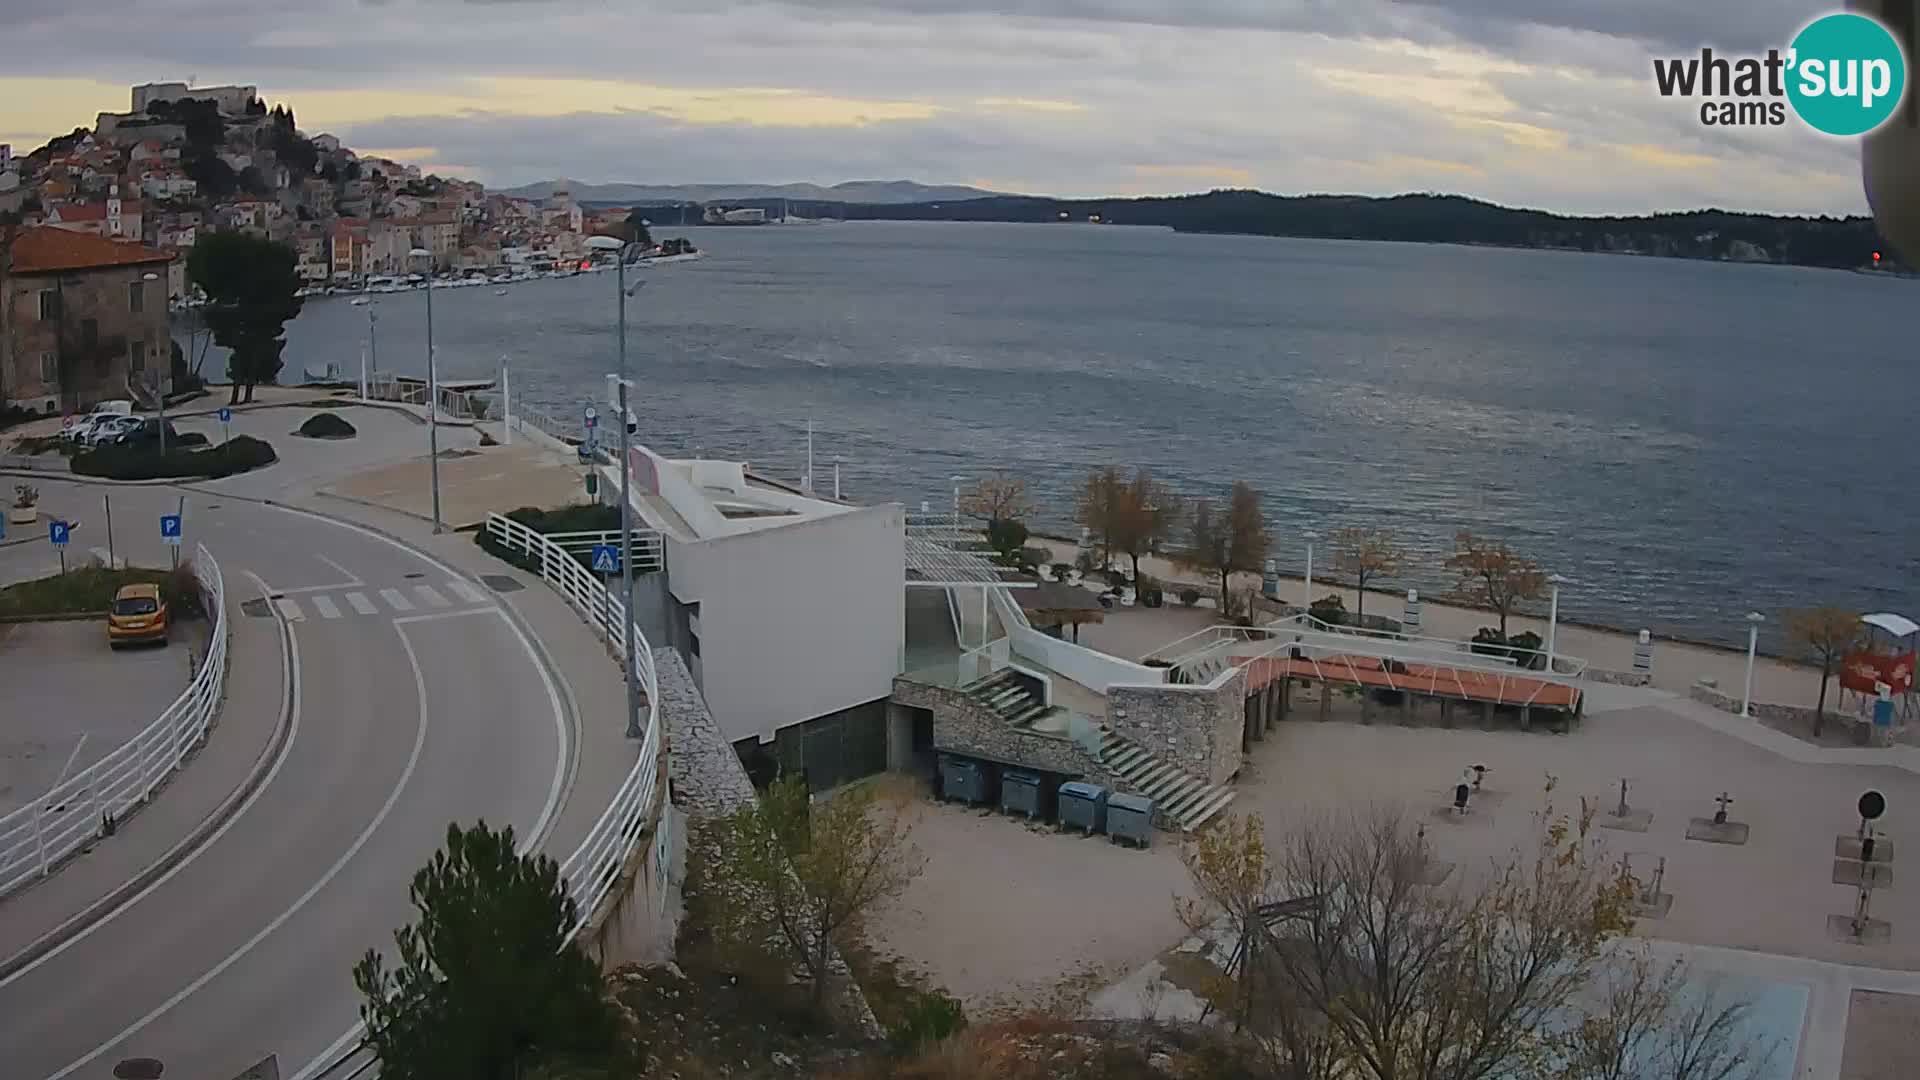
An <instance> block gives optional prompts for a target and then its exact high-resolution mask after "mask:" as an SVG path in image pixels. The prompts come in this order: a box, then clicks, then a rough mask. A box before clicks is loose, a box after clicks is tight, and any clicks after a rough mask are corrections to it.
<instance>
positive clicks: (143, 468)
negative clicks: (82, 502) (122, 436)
mask: <svg viewBox="0 0 1920 1080" xmlns="http://www.w3.org/2000/svg"><path fill="white" fill-rule="evenodd" d="M278 460H280V455H278V454H276V453H274V451H273V446H272V444H270V443H268V442H266V441H265V440H262V439H256V438H254V437H252V436H251V435H236V436H234V437H233V438H232V439H230V440H228V441H227V442H224V443H221V444H220V445H218V446H213V447H209V448H207V449H205V450H188V449H180V450H175V449H172V448H169V449H168V450H167V452H166V453H164V454H162V453H159V452H158V451H156V450H153V449H149V448H146V447H131V446H103V447H100V448H99V449H96V450H88V451H86V452H84V453H81V454H76V455H74V459H73V471H74V472H75V473H78V474H79V475H81V476H99V477H104V478H106V479H109V480H187V479H194V480H199V479H207V480H217V479H219V478H220V477H223V476H232V475H233V474H234V473H239V472H246V471H248V470H250V469H257V468H260V467H261V466H263V465H271V464H273V463H274V462H276V461H278Z"/></svg>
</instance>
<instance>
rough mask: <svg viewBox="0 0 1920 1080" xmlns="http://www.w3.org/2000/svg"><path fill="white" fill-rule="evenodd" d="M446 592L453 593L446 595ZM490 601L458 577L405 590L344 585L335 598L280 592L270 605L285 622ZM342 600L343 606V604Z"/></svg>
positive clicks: (486, 602)
mask: <svg viewBox="0 0 1920 1080" xmlns="http://www.w3.org/2000/svg"><path fill="white" fill-rule="evenodd" d="M442 590H445V591H442ZM448 593H451V594H452V596H451V597H449V596H448ZM492 602H493V600H492V598H491V597H489V596H488V595H487V594H486V593H485V592H482V591H481V590H480V589H478V588H475V587H474V586H473V585H472V584H470V583H468V582H465V581H459V580H453V581H448V582H445V583H443V584H441V585H439V586H437V587H436V586H434V585H427V584H419V585H412V586H409V587H408V588H407V589H406V590H405V591H402V590H401V589H398V588H387V589H376V588H365V589H352V590H349V589H347V588H345V587H343V588H342V590H341V592H340V593H339V596H338V598H336V597H334V596H332V595H329V594H328V593H320V592H315V593H308V594H306V595H303V596H290V595H285V594H283V595H280V596H276V597H274V598H273V606H274V607H275V608H277V609H278V610H279V612H280V614H281V616H282V617H283V618H285V619H286V620H287V621H288V622H306V621H307V620H308V619H310V618H319V619H321V620H330V619H342V618H353V617H355V616H368V615H375V616H378V615H386V614H389V613H392V614H402V615H404V614H407V613H410V612H415V611H445V610H448V609H450V608H454V607H469V606H473V605H478V604H491V603H492ZM343 603H344V605H345V608H343V607H342V604H343ZM309 609H311V610H309Z"/></svg>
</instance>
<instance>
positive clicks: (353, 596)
mask: <svg viewBox="0 0 1920 1080" xmlns="http://www.w3.org/2000/svg"><path fill="white" fill-rule="evenodd" d="M347 604H348V606H350V607H352V608H353V610H354V611H356V612H359V613H360V614H362V615H378V614H380V609H379V608H377V607H374V606H373V601H371V600H369V599H367V594H366V593H357V592H350V593H348V594H347Z"/></svg>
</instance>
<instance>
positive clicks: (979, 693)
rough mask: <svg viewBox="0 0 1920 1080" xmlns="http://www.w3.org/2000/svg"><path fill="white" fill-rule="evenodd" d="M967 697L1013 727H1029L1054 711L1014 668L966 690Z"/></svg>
mask: <svg viewBox="0 0 1920 1080" xmlns="http://www.w3.org/2000/svg"><path fill="white" fill-rule="evenodd" d="M967 696H968V697H970V698H972V699H973V700H975V701H977V702H979V703H980V704H982V705H985V706H986V707H987V708H989V709H992V710H993V712H994V715H996V716H998V717H1000V718H1001V719H1002V720H1005V721H1006V722H1007V723H1009V724H1011V725H1013V726H1014V727H1026V726H1027V725H1029V724H1031V723H1033V722H1034V721H1035V720H1038V719H1039V718H1041V717H1042V716H1045V715H1046V714H1047V713H1049V712H1051V711H1052V710H1051V709H1049V708H1048V707H1047V706H1046V705H1045V704H1043V703H1042V702H1041V701H1040V698H1039V697H1038V696H1036V695H1035V694H1034V692H1033V691H1032V690H1030V689H1028V687H1027V684H1026V683H1025V682H1023V681H1021V680H1020V678H1019V677H1018V676H1017V675H1015V674H1014V671H1013V669H1012V668H1002V669H1001V670H999V671H996V672H994V673H993V674H992V675H989V676H987V677H986V678H984V679H981V680H980V681H979V682H976V683H974V684H972V685H971V686H969V687H967Z"/></svg>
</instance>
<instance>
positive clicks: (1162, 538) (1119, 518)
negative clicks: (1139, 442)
mask: <svg viewBox="0 0 1920 1080" xmlns="http://www.w3.org/2000/svg"><path fill="white" fill-rule="evenodd" d="M1179 520H1180V497H1179V496H1178V495H1176V494H1174V491H1173V489H1172V488H1170V487H1168V486H1166V485H1165V484H1162V483H1160V482H1159V481H1158V480H1155V479H1154V478H1153V474H1151V473H1149V472H1148V471H1147V470H1146V469H1136V470H1134V473H1133V479H1132V480H1131V481H1129V482H1128V484H1127V485H1126V486H1125V487H1124V488H1121V489H1120V490H1119V492H1118V494H1117V497H1116V500H1115V505H1114V513H1113V526H1114V528H1113V546H1114V548H1115V549H1117V550H1119V551H1121V552H1123V553H1125V554H1126V555H1127V557H1128V558H1130V559H1132V560H1133V580H1134V583H1135V584H1136V585H1137V584H1139V582H1140V558H1141V556H1143V555H1150V554H1152V553H1153V552H1154V551H1155V550H1157V549H1158V548H1159V547H1160V545H1161V544H1163V543H1165V542H1166V541H1167V539H1168V538H1169V537H1171V536H1172V535H1173V530H1174V526H1175V525H1177V524H1178V523H1179Z"/></svg>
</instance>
